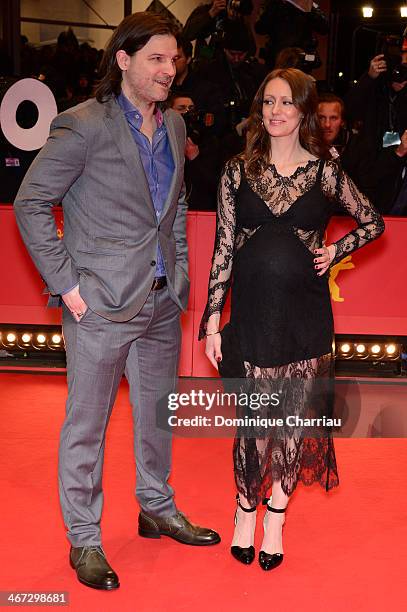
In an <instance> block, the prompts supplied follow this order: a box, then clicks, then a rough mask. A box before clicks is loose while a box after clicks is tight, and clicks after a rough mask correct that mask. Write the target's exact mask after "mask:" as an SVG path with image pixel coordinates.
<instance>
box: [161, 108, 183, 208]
mask: <svg viewBox="0 0 407 612" xmlns="http://www.w3.org/2000/svg"><path fill="white" fill-rule="evenodd" d="M164 123H165V127H166V128H167V134H168V140H169V143H170V148H171V152H172V157H173V160H174V174H173V175H172V181H171V186H170V189H169V191H168V195H167V199H166V200H165V204H164V207H163V211H162V213H161V218H162V217H163V216H164V215H165V213H166V212H167V210H168V208H169V206H170V204H171V202H172V201H173V198H174V195H175V193H174V190H175V186H176V183H177V177H178V173H179V170H180V163H181V160H180V151H179V144H178V139H177V134H176V132H175V127H174V122H173V121H172V119H171V116H170V115H169V114H167V113H164Z"/></svg>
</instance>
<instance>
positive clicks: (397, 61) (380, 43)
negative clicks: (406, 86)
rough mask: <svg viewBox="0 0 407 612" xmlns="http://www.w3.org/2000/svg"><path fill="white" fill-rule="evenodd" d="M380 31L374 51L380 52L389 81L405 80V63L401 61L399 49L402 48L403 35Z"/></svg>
mask: <svg viewBox="0 0 407 612" xmlns="http://www.w3.org/2000/svg"><path fill="white" fill-rule="evenodd" d="M405 34H406V32H405V33H404V34H403V36H397V35H396V34H387V33H385V32H380V33H379V35H378V37H377V45H376V51H377V53H378V54H379V53H382V54H383V55H384V59H385V60H386V64H387V76H388V79H389V81H390V82H391V83H403V82H404V81H407V64H403V63H402V58H401V53H400V50H401V49H402V48H403V42H404V38H403V37H404V35H405Z"/></svg>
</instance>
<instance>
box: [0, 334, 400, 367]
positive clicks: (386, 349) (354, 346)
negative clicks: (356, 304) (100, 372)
mask: <svg viewBox="0 0 407 612" xmlns="http://www.w3.org/2000/svg"><path fill="white" fill-rule="evenodd" d="M0 348H4V349H6V350H7V351H14V352H15V351H19V352H20V351H24V352H27V351H30V350H32V349H34V350H36V351H47V350H48V351H49V350H51V351H61V352H63V351H64V350H65V349H64V342H63V338H62V334H61V332H60V328H59V327H55V328H54V329H52V330H48V331H45V330H43V331H40V330H38V331H32V330H31V331H28V330H24V329H20V330H13V329H2V330H1V329H0ZM335 357H336V359H346V360H368V361H397V360H399V359H401V357H402V346H401V344H397V343H395V342H385V341H384V342H377V341H376V342H359V341H351V340H342V341H339V342H337V343H336V348H335Z"/></svg>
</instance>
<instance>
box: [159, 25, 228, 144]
mask: <svg viewBox="0 0 407 612" xmlns="http://www.w3.org/2000/svg"><path fill="white" fill-rule="evenodd" d="M177 51H178V58H177V59H176V60H175V69H176V71H177V72H176V75H175V78H174V81H173V83H172V86H171V93H172V94H176V93H178V92H183V91H188V92H189V93H190V94H191V97H192V99H193V100H194V103H195V104H196V105H197V107H198V108H199V110H200V111H204V112H207V113H212V114H213V115H214V117H215V123H214V131H215V132H217V133H219V132H220V131H221V129H222V125H224V123H225V119H224V115H225V113H224V108H223V102H222V92H221V90H220V88H219V86H218V85H216V84H215V83H211V82H210V81H209V80H207V79H204V78H202V76H201V75H199V74H198V73H197V71H196V70H193V69H192V68H191V66H192V44H191V43H190V42H189V40H186V39H185V38H184V37H183V36H177Z"/></svg>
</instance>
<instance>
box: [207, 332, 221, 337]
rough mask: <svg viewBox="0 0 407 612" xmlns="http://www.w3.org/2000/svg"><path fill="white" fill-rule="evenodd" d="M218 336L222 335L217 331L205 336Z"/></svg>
mask: <svg viewBox="0 0 407 612" xmlns="http://www.w3.org/2000/svg"><path fill="white" fill-rule="evenodd" d="M216 334H220V332H219V331H217V332H211V333H210V334H205V336H206V337H208V336H215V335H216Z"/></svg>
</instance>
